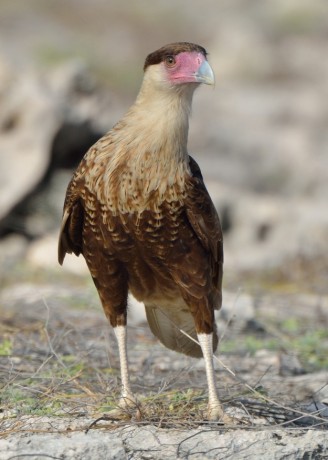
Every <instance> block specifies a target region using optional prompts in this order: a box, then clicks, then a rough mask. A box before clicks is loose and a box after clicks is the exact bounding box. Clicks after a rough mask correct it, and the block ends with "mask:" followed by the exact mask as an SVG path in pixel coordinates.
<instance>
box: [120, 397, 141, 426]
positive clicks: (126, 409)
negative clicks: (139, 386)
mask: <svg viewBox="0 0 328 460" xmlns="http://www.w3.org/2000/svg"><path fill="white" fill-rule="evenodd" d="M114 410H116V411H117V412H120V413H121V414H123V415H125V416H129V417H130V418H132V417H133V418H135V419H137V420H140V419H141V406H140V403H139V401H138V400H137V398H136V397H135V396H134V395H133V394H131V393H126V394H122V396H121V398H120V400H119V403H118V408H117V409H114Z"/></svg>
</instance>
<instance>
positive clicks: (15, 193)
mask: <svg viewBox="0 0 328 460" xmlns="http://www.w3.org/2000/svg"><path fill="white" fill-rule="evenodd" d="M0 68H1V63H0ZM8 72H9V73H10V71H7V73H8ZM10 76H11V78H3V79H1V78H0V85H2V86H1V87H0V102H1V109H0V236H5V235H7V234H10V233H20V234H23V235H25V236H27V237H28V238H29V239H33V238H35V237H39V236H42V235H44V234H45V233H46V232H47V231H49V230H53V229H54V228H56V227H57V225H58V222H59V220H60V216H61V209H62V205H63V200H62V199H61V202H60V211H59V212H58V204H57V205H56V209H55V210H54V209H53V206H50V208H49V201H53V200H52V196H51V195H52V193H53V192H54V190H56V189H57V188H58V187H57V183H58V180H57V179H56V178H54V176H55V174H56V171H57V170H58V169H70V170H72V168H73V167H75V166H76V165H77V164H78V162H79V161H80V159H81V158H82V156H83V155H84V154H85V152H86V151H87V150H88V148H89V147H90V145H92V144H93V143H94V142H96V140H97V139H98V138H99V137H100V136H101V135H102V133H103V131H102V130H101V129H100V128H97V127H95V126H93V124H92V122H91V118H92V115H93V114H95V109H96V108H97V107H98V108H99V104H98V103H97V99H98V97H99V92H97V91H96V89H95V86H94V84H93V82H92V81H89V80H91V77H89V74H88V71H87V69H86V68H85V67H83V66H81V65H80V64H79V63H75V64H74V63H71V64H70V65H69V66H68V68H66V67H64V68H62V69H61V72H60V71H59V70H58V71H57V72H53V73H49V74H41V73H38V72H36V71H33V70H31V69H27V70H26V72H24V74H18V75H17V74H15V73H14V70H13V69H12V70H11V75H10ZM100 106H101V104H100ZM70 176H71V174H70V175H69V176H68V177H67V178H66V180H67V182H66V184H67V183H68V181H69V178H70ZM66 184H65V186H66ZM65 186H63V184H61V185H60V188H61V189H64V188H65ZM62 197H63V192H62V194H61V198H62ZM52 211H55V212H52Z"/></svg>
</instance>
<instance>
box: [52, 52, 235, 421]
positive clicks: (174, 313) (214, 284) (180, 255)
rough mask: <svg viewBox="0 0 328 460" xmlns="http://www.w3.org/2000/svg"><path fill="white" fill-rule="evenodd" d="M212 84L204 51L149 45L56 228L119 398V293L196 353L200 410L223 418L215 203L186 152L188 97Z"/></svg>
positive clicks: (122, 343) (126, 400) (122, 337)
mask: <svg viewBox="0 0 328 460" xmlns="http://www.w3.org/2000/svg"><path fill="white" fill-rule="evenodd" d="M201 83H205V84H208V85H212V84H214V75H213V71H212V69H211V67H210V65H209V63H208V61H207V58H206V51H205V49H204V48H202V47H201V46H198V45H195V44H192V43H173V44H170V45H167V46H164V47H163V48H160V49H159V50H157V51H155V52H153V53H151V54H149V55H148V57H147V58H146V61H145V64H144V78H143V82H142V86H141V89H140V92H139V94H138V97H137V99H136V101H135V103H134V104H133V105H132V107H131V108H130V109H129V110H128V112H127V113H126V115H124V116H123V118H122V119H121V120H120V121H119V122H118V123H117V124H116V125H115V126H114V127H113V128H112V129H111V130H110V131H109V132H108V133H107V134H106V135H105V136H104V137H102V138H101V139H100V140H99V141H98V142H97V143H96V144H95V145H94V146H93V147H91V148H90V150H89V151H88V152H87V153H86V155H85V156H84V158H83V159H82V161H81V163H80V165H79V166H78V168H77V170H76V172H75V174H74V175H73V178H72V180H71V182H70V184H69V186H68V189H67V194H66V199H65V205H64V213H63V221H62V226H61V230H60V238H59V251H58V258H59V263H60V264H62V263H63V260H64V257H65V254H66V253H72V252H73V253H74V254H76V255H77V256H78V255H79V254H82V255H83V257H84V258H85V260H86V263H87V265H88V268H89V270H90V273H91V276H92V278H93V281H94V283H95V285H96V288H97V290H98V293H99V297H100V300H101V303H102V306H103V308H104V311H105V314H106V316H107V318H108V320H109V322H110V324H111V325H112V326H113V328H114V331H115V334H116V337H117V341H118V347H119V357H120V365H121V379H122V396H121V400H120V404H121V406H125V407H126V406H131V405H133V404H135V397H134V395H133V393H132V391H131V388H130V382H129V372H128V361H127V346H126V324H127V298H128V292H129V291H130V292H131V293H132V294H133V295H134V297H135V298H136V299H138V300H139V301H142V302H143V303H144V305H145V308H146V315H147V320H148V323H149V326H150V329H151V330H152V332H153V333H154V334H155V336H156V337H158V338H159V340H160V341H161V342H162V343H163V344H164V345H165V346H166V347H167V348H170V349H171V350H175V351H178V352H181V353H184V354H186V355H189V356H194V357H201V356H203V357H204V359H205V368H206V376H207V383H208V391H209V401H208V417H209V418H210V419H212V420H217V419H220V420H223V421H227V420H229V418H228V417H227V416H226V415H225V414H224V412H223V409H222V407H221V404H220V401H219V398H218V396H217V391H216V386H215V376H214V370H213V350H215V349H216V347H217V344H218V337H217V333H216V326H215V321H214V310H215V309H218V308H220V306H221V283H222V263H223V247H222V232H221V227H220V222H219V218H218V215H217V212H216V210H215V207H214V205H213V203H212V201H211V198H210V197H209V194H208V192H207V190H206V187H205V185H204V182H203V178H202V174H201V171H200V169H199V167H198V165H197V163H196V162H195V160H194V159H193V158H192V157H191V156H190V155H189V154H188V150H187V140H188V119H189V114H190V111H191V103H192V97H193V93H194V91H195V89H196V88H197V87H198V86H199V85H200V84H201Z"/></svg>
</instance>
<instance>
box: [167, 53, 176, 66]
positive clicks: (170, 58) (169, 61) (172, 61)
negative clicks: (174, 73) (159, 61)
mask: <svg viewBox="0 0 328 460" xmlns="http://www.w3.org/2000/svg"><path fill="white" fill-rule="evenodd" d="M165 64H166V65H167V66H168V67H173V66H174V65H175V57H174V56H166V58H165Z"/></svg>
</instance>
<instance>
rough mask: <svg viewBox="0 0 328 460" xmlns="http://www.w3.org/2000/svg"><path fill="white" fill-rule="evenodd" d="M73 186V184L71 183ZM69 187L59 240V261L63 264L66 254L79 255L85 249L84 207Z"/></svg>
mask: <svg viewBox="0 0 328 460" xmlns="http://www.w3.org/2000/svg"><path fill="white" fill-rule="evenodd" d="M70 186H72V184H70ZM70 186H69V188H68V192H67V196H66V201H65V206H64V213H63V219H62V224H61V228H60V232H59V241H58V261H59V263H60V265H62V264H63V262H64V258H65V255H66V254H67V253H68V254H71V253H72V252H73V253H74V254H75V255H77V256H79V255H80V254H81V253H82V250H83V237H82V232H83V223H84V209H83V206H82V203H81V200H80V199H79V197H78V195H77V196H76V194H74V193H73V194H72V193H71V189H70Z"/></svg>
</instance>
